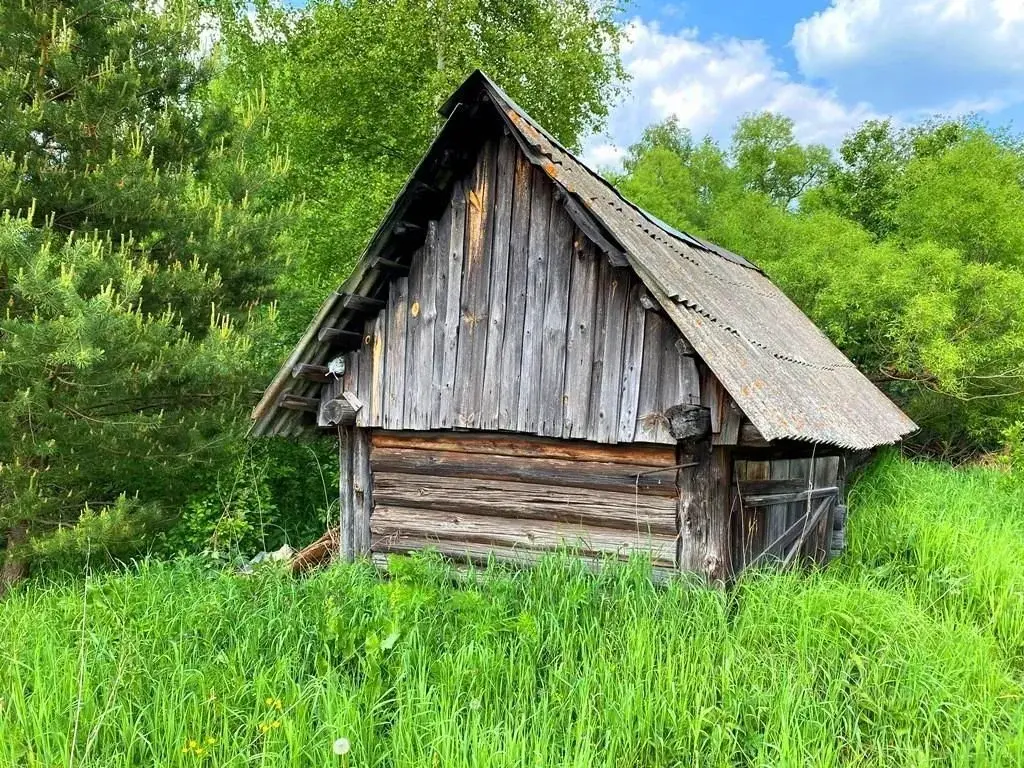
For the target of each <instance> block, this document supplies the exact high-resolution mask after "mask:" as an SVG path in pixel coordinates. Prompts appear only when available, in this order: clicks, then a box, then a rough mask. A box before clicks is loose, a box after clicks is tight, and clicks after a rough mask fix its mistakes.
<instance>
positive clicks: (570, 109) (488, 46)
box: [224, 0, 622, 331]
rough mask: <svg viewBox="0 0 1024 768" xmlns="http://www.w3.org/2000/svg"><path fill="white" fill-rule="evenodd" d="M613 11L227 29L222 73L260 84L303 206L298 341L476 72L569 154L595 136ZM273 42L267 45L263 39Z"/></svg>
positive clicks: (382, 12)
mask: <svg viewBox="0 0 1024 768" xmlns="http://www.w3.org/2000/svg"><path fill="white" fill-rule="evenodd" d="M612 10H613V7H612V6H611V5H610V4H607V3H604V2H599V3H593V2H588V1H587V0H570V1H569V2H565V1H564V0H557V1H556V0H514V2H494V1H493V0H452V1H451V2H445V3H414V2H404V1H403V0H386V1H385V2H379V1H377V0H355V2H332V1H331V0H318V1H317V2H313V3H311V4H309V5H308V6H306V7H305V8H304V9H302V10H301V11H296V12H294V13H288V12H282V11H280V9H275V8H267V9H264V10H263V12H262V13H261V14H260V15H259V16H258V18H257V19H256V21H255V22H254V23H253V24H252V25H249V24H248V23H246V22H245V21H244V20H243V21H242V23H239V24H237V25H233V26H231V27H229V28H228V30H227V31H228V35H227V40H228V43H227V49H228V51H229V54H230V56H231V59H232V64H231V67H230V68H229V70H228V72H227V73H226V74H225V75H224V77H225V79H226V81H227V82H229V83H242V84H244V86H245V87H253V86H255V85H261V86H262V85H265V87H266V92H267V94H268V100H269V101H268V103H269V111H270V116H271V120H272V122H273V124H274V125H275V128H276V130H275V132H274V135H273V139H272V142H271V143H269V144H268V145H267V147H268V151H275V148H276V146H277V145H278V143H287V145H288V147H289V157H290V169H289V180H290V184H291V188H292V189H293V190H294V191H296V192H299V193H301V194H302V195H304V196H305V199H306V205H305V206H304V207H303V209H302V212H301V214H300V216H299V218H298V219H297V220H296V221H295V222H294V228H293V231H294V232H295V239H296V242H297V244H298V248H299V249H301V250H300V253H301V263H300V264H299V267H298V269H297V270H296V272H295V273H294V276H293V279H294V284H295V286H296V288H297V292H298V293H299V294H300V295H299V297H298V298H300V299H302V300H304V301H305V304H304V305H303V307H302V308H301V311H300V312H298V313H297V316H296V317H295V318H294V321H292V322H294V324H295V326H296V327H295V330H296V331H298V330H300V329H301V327H302V326H304V324H305V322H306V321H307V320H308V317H309V313H310V308H309V302H310V300H313V301H319V299H320V298H321V296H322V293H323V290H324V288H325V287H335V286H336V285H337V283H338V282H339V281H340V280H341V279H342V278H343V277H344V276H345V275H346V274H347V272H348V270H349V269H350V268H351V266H352V264H353V263H354V260H355V258H356V257H357V256H358V254H359V253H360V252H361V250H362V248H363V247H364V246H365V244H366V242H367V241H368V239H369V237H370V235H371V234H372V232H373V230H374V228H375V227H376V225H377V223H378V222H379V221H380V219H381V218H382V217H383V215H384V213H385V211H386V210H387V207H388V206H389V205H390V203H391V201H392V199H393V198H394V196H395V195H396V194H397V192H398V190H399V188H400V186H401V184H402V183H403V182H404V181H405V179H406V178H408V176H409V174H410V173H411V172H412V170H413V168H414V167H415V165H416V163H417V162H418V161H419V159H420V157H421V156H422V154H423V152H425V150H426V148H427V146H428V144H429V142H430V140H431V139H432V138H433V136H434V135H435V133H436V131H437V129H438V127H439V125H440V122H439V121H440V118H439V117H438V115H437V110H438V108H439V107H440V106H441V104H442V103H443V101H444V100H445V99H446V98H447V97H448V96H449V95H450V94H451V92H452V91H453V90H454V89H455V88H456V87H457V86H458V85H459V84H461V82H462V81H463V79H465V77H466V76H467V75H468V74H469V73H470V72H471V71H472V70H473V69H474V68H481V69H483V70H484V71H486V72H487V73H488V74H489V75H490V76H491V77H493V78H494V79H495V80H496V81H497V82H498V83H499V84H501V85H502V86H503V87H504V88H506V89H507V90H508V92H509V94H510V95H511V96H512V98H514V99H516V100H517V101H518V102H519V103H521V104H522V105H523V106H524V107H525V108H527V109H528V110H529V111H530V113H531V114H532V115H534V116H535V117H536V118H537V119H539V120H540V121H541V122H542V123H543V124H544V125H545V126H546V127H547V128H548V129H549V130H551V131H552V132H553V133H554V134H555V135H556V136H558V137H559V138H561V139H562V140H563V141H565V142H566V143H568V144H570V145H572V144H575V143H576V142H577V141H578V140H579V138H580V137H581V136H583V135H584V134H586V133H587V132H588V131H590V130H592V129H594V128H596V127H597V126H599V125H600V123H601V122H602V120H603V119H604V117H605V116H606V114H607V105H608V102H609V99H610V98H611V97H612V96H613V95H614V94H615V92H616V86H615V83H616V81H617V79H618V77H619V76H620V75H621V74H622V71H621V67H620V65H619V59H618V34H619V33H618V30H617V28H616V27H615V26H614V24H613V23H612V21H611V13H612ZM268 29H269V30H274V33H273V34H268Z"/></svg>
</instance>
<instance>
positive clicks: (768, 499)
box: [740, 483, 839, 507]
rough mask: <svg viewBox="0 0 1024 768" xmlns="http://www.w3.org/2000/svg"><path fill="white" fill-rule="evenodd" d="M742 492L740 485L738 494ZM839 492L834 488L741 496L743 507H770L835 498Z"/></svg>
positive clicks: (741, 485)
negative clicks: (827, 497) (828, 497)
mask: <svg viewBox="0 0 1024 768" xmlns="http://www.w3.org/2000/svg"><path fill="white" fill-rule="evenodd" d="M742 491H743V484H742V483H740V492H741V493H742ZM838 492H839V489H838V488H836V487H835V486H830V487H828V488H815V489H813V490H810V491H808V490H803V491H798V492H795V493H765V494H751V495H750V496H743V497H742V498H743V506H745V507H770V506H772V505H774V504H790V503H793V502H796V501H807V500H808V499H823V498H825V497H826V496H835V495H836V494H837V493H838Z"/></svg>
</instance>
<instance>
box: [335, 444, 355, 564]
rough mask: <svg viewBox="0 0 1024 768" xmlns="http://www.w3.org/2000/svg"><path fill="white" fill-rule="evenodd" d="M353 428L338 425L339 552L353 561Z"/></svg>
mask: <svg viewBox="0 0 1024 768" xmlns="http://www.w3.org/2000/svg"><path fill="white" fill-rule="evenodd" d="M352 448H353V439H352V429H351V428H350V427H343V426H339V427H338V506H339V510H338V534H339V536H338V538H339V541H340V546H339V550H340V551H339V554H340V555H341V559H342V560H343V561H344V562H351V561H352V558H353V555H354V554H355V546H354V538H355V496H354V490H353V483H352Z"/></svg>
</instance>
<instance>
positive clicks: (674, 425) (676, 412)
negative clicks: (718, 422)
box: [665, 404, 711, 442]
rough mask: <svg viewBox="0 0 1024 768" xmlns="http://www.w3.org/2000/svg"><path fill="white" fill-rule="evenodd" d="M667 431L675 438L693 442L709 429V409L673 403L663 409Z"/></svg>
mask: <svg viewBox="0 0 1024 768" xmlns="http://www.w3.org/2000/svg"><path fill="white" fill-rule="evenodd" d="M665 418H666V419H668V432H669V434H670V435H672V437H674V438H675V439H676V440H682V441H684V442H695V441H697V440H702V439H704V438H705V437H707V435H708V433H709V432H710V431H711V410H710V409H709V408H705V407H704V406H701V405H685V404H681V405H673V406H672V407H671V408H667V409H666V410H665Z"/></svg>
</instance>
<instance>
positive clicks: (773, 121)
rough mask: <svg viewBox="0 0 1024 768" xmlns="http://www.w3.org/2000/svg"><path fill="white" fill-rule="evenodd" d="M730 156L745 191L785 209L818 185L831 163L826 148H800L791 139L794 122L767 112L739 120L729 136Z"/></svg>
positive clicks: (813, 145) (819, 146)
mask: <svg viewBox="0 0 1024 768" xmlns="http://www.w3.org/2000/svg"><path fill="white" fill-rule="evenodd" d="M732 156H733V160H734V161H735V164H736V173H737V174H738V175H739V178H740V179H741V180H742V181H743V183H744V184H745V185H746V186H747V188H748V189H751V190H753V191H755V192H760V193H761V194H763V195H767V196H768V197H769V198H770V199H771V200H772V201H774V202H775V203H778V204H780V205H784V206H786V205H789V204H790V203H792V202H793V201H794V200H796V199H797V197H799V196H800V193H802V192H803V191H804V190H805V189H807V188H808V187H809V186H810V185H812V184H814V183H815V182H817V181H818V179H819V178H820V177H821V176H822V175H824V173H825V170H826V169H827V168H828V165H829V162H830V156H829V151H828V149H827V148H826V147H824V146H821V145H818V144H812V145H810V146H806V147H804V146H801V145H800V144H798V143H797V141H796V139H795V138H794V137H793V121H792V120H791V119H790V118H788V117H785V116H784V115H775V114H772V113H770V112H762V113H761V114H757V115H750V116H748V117H745V118H743V119H742V120H740V122H739V123H738V124H737V126H736V130H735V131H734V132H733V135H732Z"/></svg>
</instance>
